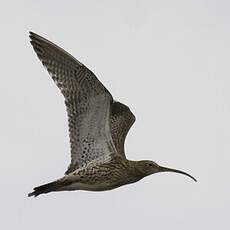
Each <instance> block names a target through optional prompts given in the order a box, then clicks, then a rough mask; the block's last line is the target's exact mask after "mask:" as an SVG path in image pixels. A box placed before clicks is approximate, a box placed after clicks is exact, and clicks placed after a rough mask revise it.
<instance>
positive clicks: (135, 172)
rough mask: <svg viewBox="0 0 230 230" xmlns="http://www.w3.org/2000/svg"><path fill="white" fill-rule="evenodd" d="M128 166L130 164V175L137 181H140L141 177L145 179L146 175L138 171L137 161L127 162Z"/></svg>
mask: <svg viewBox="0 0 230 230" xmlns="http://www.w3.org/2000/svg"><path fill="white" fill-rule="evenodd" d="M129 164H130V166H131V167H130V168H131V170H132V172H131V173H132V174H133V175H134V176H135V177H136V178H139V179H142V178H143V177H145V176H146V175H145V174H144V172H143V171H142V170H141V169H140V167H139V161H130V160H129Z"/></svg>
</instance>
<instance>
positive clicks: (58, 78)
mask: <svg viewBox="0 0 230 230" xmlns="http://www.w3.org/2000/svg"><path fill="white" fill-rule="evenodd" d="M30 38H31V44H32V46H33V48H34V50H35V52H36V54H37V56H38V58H39V59H40V60H41V62H42V64H43V65H44V67H45V68H46V69H47V70H48V72H49V74H50V75H51V77H52V78H53V80H54V82H55V83H56V85H57V86H58V88H59V89H60V91H61V93H62V94H63V96H64V99H65V105H66V109H67V114H68V123H69V137H70V147H71V148H70V149H71V163H70V165H69V167H68V169H67V171H66V173H65V176H64V177H63V178H61V179H59V180H57V181H54V182H51V183H48V184H45V185H42V186H39V187H36V188H34V191H33V192H32V193H30V194H29V196H33V195H34V196H38V195H40V194H42V193H48V192H52V191H64V190H80V189H81V190H90V191H103V190H109V189H113V188H116V187H119V186H121V185H124V184H129V183H133V182H136V181H138V180H140V179H141V178H143V177H145V176H147V175H150V174H152V173H156V172H161V171H175V172H179V173H183V174H186V173H184V172H182V171H178V170H173V169H168V168H164V167H161V166H159V165H157V164H156V163H154V162H152V161H129V160H127V159H126V157H125V153H124V142H125V138H126V135H127V133H128V131H129V129H130V127H131V126H132V124H133V123H134V121H135V116H134V115H133V113H132V112H131V111H130V109H129V108H128V107H127V106H126V105H124V104H122V103H120V102H116V101H115V100H114V99H113V98H112V95H111V94H110V93H109V91H108V90H107V89H106V88H105V87H104V86H103V84H102V83H101V82H100V81H99V80H98V79H97V77H96V76H95V75H94V74H93V73H92V72H91V71H90V70H89V69H88V68H86V67H85V66H84V65H83V64H82V63H80V62H79V61H78V60H76V59H75V58H74V57H73V56H71V55H70V54H68V53H67V52H66V51H64V50H63V49H61V48H60V47H58V46H56V45H55V44H53V43H52V42H50V41H48V40H47V39H45V38H43V37H41V36H39V35H37V34H35V33H32V32H30ZM186 175H188V174H186ZM188 176H190V175H188ZM190 177H191V176H190ZM192 178H193V177H192ZM193 179H194V178H193Z"/></svg>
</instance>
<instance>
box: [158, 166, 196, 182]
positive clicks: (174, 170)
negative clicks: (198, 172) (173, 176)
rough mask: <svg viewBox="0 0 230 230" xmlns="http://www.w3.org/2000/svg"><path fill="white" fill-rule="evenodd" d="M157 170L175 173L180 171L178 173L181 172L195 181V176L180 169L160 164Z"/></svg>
mask: <svg viewBox="0 0 230 230" xmlns="http://www.w3.org/2000/svg"><path fill="white" fill-rule="evenodd" d="M159 172H175V173H180V174H183V175H185V176H188V177H190V178H192V179H193V180H194V181H196V182H197V180H196V178H194V177H193V176H191V175H189V174H188V173H186V172H183V171H181V170H177V169H171V168H166V167H162V166H160V169H159Z"/></svg>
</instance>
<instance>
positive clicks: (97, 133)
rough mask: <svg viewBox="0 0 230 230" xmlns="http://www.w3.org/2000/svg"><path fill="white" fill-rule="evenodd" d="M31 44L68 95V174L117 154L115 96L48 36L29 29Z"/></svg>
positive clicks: (66, 96) (62, 90)
mask: <svg viewBox="0 0 230 230" xmlns="http://www.w3.org/2000/svg"><path fill="white" fill-rule="evenodd" d="M30 38H31V44H32V46H33V48H34V50H35V52H36V53H37V56H38V57H39V59H40V60H41V62H42V64H43V65H44V66H45V68H46V69H47V70H48V72H49V74H50V75H51V76H52V78H53V80H54V82H55V83H56V85H57V86H58V88H59V89H60V90H61V92H62V94H63V95H64V97H65V104H66V107H67V114H68V121H69V136H70V147H71V164H70V165H69V168H68V170H67V172H66V174H68V173H70V172H73V171H74V170H75V169H77V168H81V167H83V166H85V165H87V164H88V163H91V162H93V163H95V164H101V163H104V162H108V161H110V160H111V158H112V157H113V156H114V154H116V148H115V146H114V144H113V141H112V137H111V133H110V124H109V118H110V106H111V104H112V103H113V99H112V96H111V95H110V93H109V92H108V91H107V90H106V88H105V87H104V86H103V85H102V83H101V82H100V81H99V80H98V79H97V77H96V76H95V75H94V74H93V73H92V72H91V71H90V70H89V69H87V68H86V67H85V66H84V65H83V64H82V63H80V62H79V61H77V60H76V59H75V58H74V57H73V56H71V55H70V54H68V53H67V52H66V51H64V50H63V49H61V48H60V47H58V46H56V45H55V44H53V43H52V42H50V41H48V40H46V39H45V38H43V37H41V36H39V35H37V34H35V33H32V32H30Z"/></svg>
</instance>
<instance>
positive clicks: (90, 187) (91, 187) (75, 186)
mask: <svg viewBox="0 0 230 230" xmlns="http://www.w3.org/2000/svg"><path fill="white" fill-rule="evenodd" d="M119 186H121V185H119V184H118V183H107V182H101V183H95V184H87V183H81V182H75V183H72V184H70V185H67V186H65V188H64V190H86V191H106V190H111V189H114V188H117V187H119Z"/></svg>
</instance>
